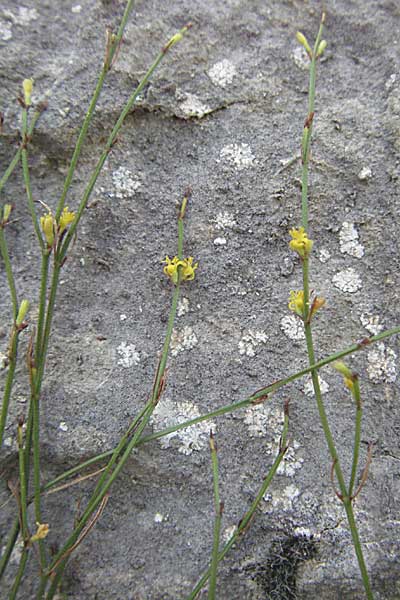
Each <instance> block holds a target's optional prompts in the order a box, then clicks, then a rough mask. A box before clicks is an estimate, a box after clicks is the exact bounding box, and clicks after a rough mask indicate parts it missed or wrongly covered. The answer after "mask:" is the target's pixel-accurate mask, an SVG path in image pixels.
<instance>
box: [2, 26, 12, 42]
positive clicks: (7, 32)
mask: <svg viewBox="0 0 400 600" xmlns="http://www.w3.org/2000/svg"><path fill="white" fill-rule="evenodd" d="M11 38H12V28H11V23H10V22H7V21H0V40H3V42H8V40H11Z"/></svg>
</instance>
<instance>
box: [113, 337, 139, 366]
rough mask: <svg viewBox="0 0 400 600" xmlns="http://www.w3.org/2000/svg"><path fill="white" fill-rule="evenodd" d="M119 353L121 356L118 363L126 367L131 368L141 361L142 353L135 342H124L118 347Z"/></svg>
mask: <svg viewBox="0 0 400 600" xmlns="http://www.w3.org/2000/svg"><path fill="white" fill-rule="evenodd" d="M117 354H118V356H119V357H120V358H119V359H118V365H119V366H120V367H124V369H129V368H130V367H133V365H137V364H138V363H139V362H140V355H139V353H138V351H137V350H136V346H135V345H134V344H127V343H126V342H122V343H121V344H120V345H119V346H118V348H117Z"/></svg>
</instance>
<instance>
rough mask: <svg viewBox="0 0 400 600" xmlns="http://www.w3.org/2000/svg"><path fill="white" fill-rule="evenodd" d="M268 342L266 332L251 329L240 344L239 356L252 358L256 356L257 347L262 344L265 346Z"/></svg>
mask: <svg viewBox="0 0 400 600" xmlns="http://www.w3.org/2000/svg"><path fill="white" fill-rule="evenodd" d="M267 340H268V337H267V334H266V333H265V332H264V331H255V330H254V329H249V330H248V332H247V333H245V334H243V336H242V339H241V340H240V342H239V354H245V355H246V356H250V357H252V356H255V355H256V349H257V347H258V346H259V345H260V344H265V343H266V342H267Z"/></svg>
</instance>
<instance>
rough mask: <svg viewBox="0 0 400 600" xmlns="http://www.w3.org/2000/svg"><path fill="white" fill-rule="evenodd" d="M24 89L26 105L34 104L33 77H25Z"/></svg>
mask: <svg viewBox="0 0 400 600" xmlns="http://www.w3.org/2000/svg"><path fill="white" fill-rule="evenodd" d="M22 89H23V90H24V101H25V106H30V105H31V104H32V100H31V96H32V91H33V79H24V81H23V82H22Z"/></svg>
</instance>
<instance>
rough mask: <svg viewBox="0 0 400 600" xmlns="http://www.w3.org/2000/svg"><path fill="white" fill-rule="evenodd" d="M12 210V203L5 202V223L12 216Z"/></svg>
mask: <svg viewBox="0 0 400 600" xmlns="http://www.w3.org/2000/svg"><path fill="white" fill-rule="evenodd" d="M11 211H12V205H11V204H5V205H4V206H3V223H7V221H8V219H9V217H10V214H11Z"/></svg>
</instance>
